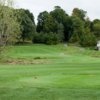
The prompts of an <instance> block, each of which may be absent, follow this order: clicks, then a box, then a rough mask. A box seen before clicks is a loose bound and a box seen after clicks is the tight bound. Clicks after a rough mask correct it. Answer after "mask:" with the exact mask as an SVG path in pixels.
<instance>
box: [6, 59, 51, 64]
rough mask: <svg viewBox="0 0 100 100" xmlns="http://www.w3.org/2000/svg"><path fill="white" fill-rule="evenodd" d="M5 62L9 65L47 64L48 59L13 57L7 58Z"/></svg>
mask: <svg viewBox="0 0 100 100" xmlns="http://www.w3.org/2000/svg"><path fill="white" fill-rule="evenodd" d="M6 63H7V64H11V65H16V64H22V65H23V64H24V65H28V64H48V63H50V61H48V60H47V59H44V60H43V59H33V60H26V59H25V60H24V59H20V60H18V59H14V60H7V61H6Z"/></svg>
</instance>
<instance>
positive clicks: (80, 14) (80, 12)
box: [72, 8, 87, 21]
mask: <svg viewBox="0 0 100 100" xmlns="http://www.w3.org/2000/svg"><path fill="white" fill-rule="evenodd" d="M86 13H87V12H86V11H84V10H82V9H79V8H74V9H73V11H72V16H76V17H78V18H80V19H81V20H83V21H84V20H85V17H86Z"/></svg>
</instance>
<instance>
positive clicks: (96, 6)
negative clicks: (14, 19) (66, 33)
mask: <svg viewBox="0 0 100 100" xmlns="http://www.w3.org/2000/svg"><path fill="white" fill-rule="evenodd" d="M54 6H61V7H62V8H63V9H64V10H65V11H66V12H67V13H68V14H69V15H70V14H71V12H72V10H73V8H75V7H78V8H80V9H83V10H85V11H87V15H88V16H89V18H90V19H91V20H93V19H95V18H100V0H17V2H16V7H17V8H25V9H29V10H30V11H31V12H32V13H33V14H34V16H35V21H36V19H37V16H38V14H39V13H40V12H42V11H44V10H47V11H51V10H53V8H54Z"/></svg>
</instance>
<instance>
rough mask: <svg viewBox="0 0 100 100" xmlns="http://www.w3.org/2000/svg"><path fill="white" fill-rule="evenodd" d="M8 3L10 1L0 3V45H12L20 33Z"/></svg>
mask: <svg viewBox="0 0 100 100" xmlns="http://www.w3.org/2000/svg"><path fill="white" fill-rule="evenodd" d="M10 3H11V2H10V0H5V1H2V3H1V1H0V45H7V44H14V43H15V42H16V41H17V37H18V35H19V32H20V28H19V23H18V22H17V20H16V17H15V16H14V12H13V8H12V7H11V6H12V5H10ZM5 5H6V6H5Z"/></svg>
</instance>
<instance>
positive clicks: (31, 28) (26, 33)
mask: <svg viewBox="0 0 100 100" xmlns="http://www.w3.org/2000/svg"><path fill="white" fill-rule="evenodd" d="M15 16H17V21H18V22H19V24H20V30H21V33H20V36H19V40H22V41H23V42H25V40H32V37H33V34H34V33H35V23H34V16H33V15H32V13H30V12H29V11H28V10H24V9H16V10H15Z"/></svg>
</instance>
